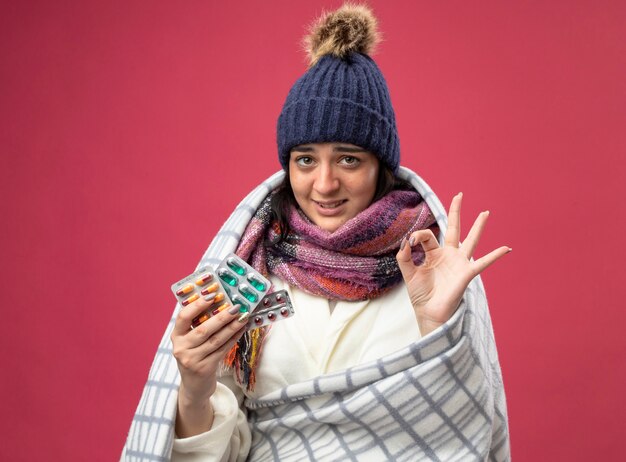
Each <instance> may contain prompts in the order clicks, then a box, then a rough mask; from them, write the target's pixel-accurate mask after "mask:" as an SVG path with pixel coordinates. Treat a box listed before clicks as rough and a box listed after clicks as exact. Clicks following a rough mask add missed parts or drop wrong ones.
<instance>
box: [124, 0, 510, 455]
mask: <svg viewBox="0 0 626 462" xmlns="http://www.w3.org/2000/svg"><path fill="white" fill-rule="evenodd" d="M375 26H376V24H375V18H374V17H373V15H372V13H371V12H370V11H369V10H368V9H367V8H364V7H360V6H344V7H342V8H340V9H339V10H337V11H335V12H333V13H330V14H327V15H325V16H324V17H323V18H321V19H320V20H319V21H318V23H317V24H316V26H315V27H314V29H313V31H312V33H311V35H310V37H309V45H310V55H311V66H310V68H309V70H308V71H307V72H306V73H305V74H304V75H303V76H302V77H301V78H300V79H299V80H298V82H296V84H295V85H294V86H293V87H292V89H291V91H290V93H289V95H288V97H287V100H286V102H285V105H284V107H283V110H282V113H281V115H280V118H279V121H278V151H279V160H280V162H281V164H282V166H283V169H284V172H280V173H279V174H277V175H274V176H273V177H272V178H270V179H269V180H268V181H266V182H265V183H264V184H263V185H261V186H260V187H259V188H257V189H256V190H255V191H253V192H252V194H251V195H250V196H249V197H248V198H247V199H246V200H244V204H245V205H247V206H249V207H239V208H238V210H239V213H238V214H237V213H235V214H234V215H233V217H231V219H230V220H229V222H228V223H227V224H226V225H225V228H223V231H222V232H221V233H220V234H219V235H218V237H217V238H216V240H215V241H214V243H213V244H212V245H211V247H210V248H209V250H208V251H207V254H206V255H205V257H204V258H203V262H202V263H211V262H213V263H214V262H216V261H219V260H220V256H223V255H224V254H226V253H228V252H229V251H232V250H234V249H236V253H237V254H238V255H239V256H241V257H242V258H244V259H246V260H247V261H248V262H249V263H250V264H251V265H253V266H254V267H255V268H257V269H258V270H259V271H262V272H263V273H264V274H266V275H267V276H268V277H269V278H270V279H271V281H272V284H273V289H274V290H281V289H286V290H287V291H288V293H289V295H290V298H291V300H292V302H293V305H294V308H295V311H296V315H295V316H294V317H292V318H289V319H286V320H284V321H281V322H280V323H276V324H274V325H273V326H272V328H271V330H269V329H264V328H262V329H258V330H253V331H250V332H248V333H244V329H243V328H244V326H245V325H246V322H240V320H239V318H240V316H239V313H238V307H233V309H231V310H230V311H221V312H219V313H216V314H215V315H214V316H212V317H211V318H210V319H208V320H207V321H206V322H204V323H203V324H202V325H200V326H199V327H197V328H196V329H191V328H190V327H191V322H192V320H193V319H194V318H195V317H196V316H198V315H199V314H201V313H202V312H206V311H210V310H211V306H212V300H210V299H208V300H203V299H200V300H198V301H197V302H195V303H193V304H191V305H189V306H188V307H186V308H185V309H182V310H178V311H177V312H176V313H175V318H174V322H173V326H171V327H170V328H169V329H168V331H167V332H166V337H164V343H163V344H162V348H161V349H160V352H159V353H158V354H157V359H156V360H155V364H154V366H153V369H152V371H151V378H150V381H149V383H148V385H147V386H146V390H145V392H144V396H143V398H142V402H141V403H140V405H139V409H138V412H137V415H136V416H135V420H134V422H133V426H132V427H131V433H130V435H129V438H128V442H127V445H126V448H125V453H124V457H125V458H127V459H128V460H136V459H152V460H154V459H158V458H159V457H162V458H167V457H169V456H170V454H171V457H172V460H176V461H192V460H193V461H201V460H232V461H235V460H246V459H249V460H281V461H282V460H345V459H348V460H421V459H424V460H450V459H455V460H485V459H487V458H491V459H492V460H507V459H508V458H509V450H508V432H507V422H506V406H505V402H504V393H503V390H502V383H501V377H500V369H499V366H498V363H497V355H496V353H495V346H494V343H493V335H492V332H491V326H490V322H489V315H488V312H487V309H486V302H485V298H484V292H483V290H482V285H481V283H480V280H479V279H478V278H476V276H477V275H478V274H479V273H480V272H481V271H483V270H484V269H485V268H486V267H487V266H489V265H490V264H492V263H493V262H495V261H496V260H497V259H499V258H500V257H502V256H503V255H505V254H506V253H508V252H509V251H510V249H509V248H508V247H500V248H498V249H496V250H494V251H492V252H491V253H489V254H487V255H485V256H483V257H482V258H478V259H476V260H472V256H473V253H474V249H475V248H476V245H477V243H478V240H479V238H480V235H481V232H482V230H483V227H484V226H485V223H486V220H487V217H488V213H487V212H483V213H481V214H480V215H479V216H478V218H477V219H476V221H475V222H474V224H473V226H472V228H471V229H470V231H469V234H468V235H467V237H466V238H465V240H464V241H463V242H461V241H460V234H461V232H460V219H459V217H460V208H461V201H462V194H460V193H459V194H458V195H457V196H455V197H454V198H453V199H452V203H451V205H450V209H449V213H448V221H447V229H446V220H445V214H444V213H442V210H441V207H440V204H439V202H438V201H437V199H436V197H434V194H432V192H430V191H429V189H428V187H427V186H426V185H425V183H423V182H422V181H421V179H419V177H417V176H416V175H415V174H413V173H412V172H409V171H408V170H406V169H403V168H400V165H399V162H400V153H399V143H398V135H397V131H396V124H395V116H394V113H393V107H392V105H391V101H390V99H389V93H388V90H387V86H386V83H385V80H384V78H383V76H382V74H381V72H380V70H379V69H378V67H377V66H376V64H375V62H374V61H373V60H372V59H371V58H370V57H369V54H370V52H371V50H372V48H373V46H374V45H375V43H376V41H377V35H376V27H375ZM425 199H426V200H425ZM246 210H248V211H247V212H246ZM251 210H254V212H251ZM246 213H248V215H246ZM250 214H251V215H252V216H250ZM226 236H228V237H226ZM233 236H236V237H233ZM239 236H241V237H240V238H239ZM438 236H441V237H442V239H441V244H440V241H439V240H438ZM243 321H246V320H245V319H244V320H243ZM170 339H171V345H172V350H171V353H172V356H166V354H169V353H170V349H169V345H168V340H170ZM172 358H175V362H174V360H173V359H172ZM227 358H228V359H227ZM225 363H226V366H228V367H225ZM174 364H175V365H176V366H177V369H178V372H179V375H177V374H176V373H175V368H174ZM176 391H177V392H178V393H176Z"/></svg>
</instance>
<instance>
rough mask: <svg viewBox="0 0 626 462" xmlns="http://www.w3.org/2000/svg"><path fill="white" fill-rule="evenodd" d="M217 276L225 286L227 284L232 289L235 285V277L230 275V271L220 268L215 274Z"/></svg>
mask: <svg viewBox="0 0 626 462" xmlns="http://www.w3.org/2000/svg"><path fill="white" fill-rule="evenodd" d="M217 274H218V276H219V277H220V279H221V280H222V281H224V282H225V283H226V284H228V285H229V286H233V287H234V286H236V285H237V277H236V276H235V275H234V274H232V273H231V272H230V271H228V270H225V269H224V268H222V269H220V270H219V271H218V272H217Z"/></svg>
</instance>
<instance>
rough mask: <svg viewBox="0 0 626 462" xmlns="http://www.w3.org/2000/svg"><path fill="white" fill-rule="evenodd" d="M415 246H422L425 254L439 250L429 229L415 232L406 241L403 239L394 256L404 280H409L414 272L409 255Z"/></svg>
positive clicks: (435, 239) (437, 243)
mask: <svg viewBox="0 0 626 462" xmlns="http://www.w3.org/2000/svg"><path fill="white" fill-rule="evenodd" d="M417 244H421V245H422V247H423V249H424V252H425V253H427V252H429V251H431V250H434V249H438V248H439V242H437V238H436V237H435V235H434V234H433V232H432V231H431V230H430V229H421V230H419V231H415V232H414V233H412V234H411V236H410V237H409V239H408V240H407V239H406V238H405V239H403V240H402V244H400V250H399V251H398V253H397V254H396V260H397V261H398V267H399V268H400V271H401V272H402V276H403V277H404V279H405V280H408V279H410V278H411V276H412V275H413V272H414V271H415V263H413V257H412V256H411V253H412V250H413V247H415V246H416V245H417Z"/></svg>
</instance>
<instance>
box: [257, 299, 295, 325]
mask: <svg viewBox="0 0 626 462" xmlns="http://www.w3.org/2000/svg"><path fill="white" fill-rule="evenodd" d="M294 314H295V312H294V310H293V306H292V304H291V299H290V298H289V294H288V293H287V291H286V290H279V291H278V292H272V293H271V294H267V295H266V296H265V297H264V298H263V300H262V301H261V303H260V304H259V307H258V308H257V309H256V310H255V311H254V313H252V314H251V315H250V317H249V318H248V327H247V329H248V330H252V329H257V328H259V327H263V326H267V325H268V324H273V323H274V322H276V321H280V320H281V319H286V318H288V317H290V316H293V315H294Z"/></svg>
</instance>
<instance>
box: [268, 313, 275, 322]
mask: <svg viewBox="0 0 626 462" xmlns="http://www.w3.org/2000/svg"><path fill="white" fill-rule="evenodd" d="M267 319H269V320H270V321H274V320H276V315H275V314H274V312H273V311H270V312H269V313H267Z"/></svg>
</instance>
